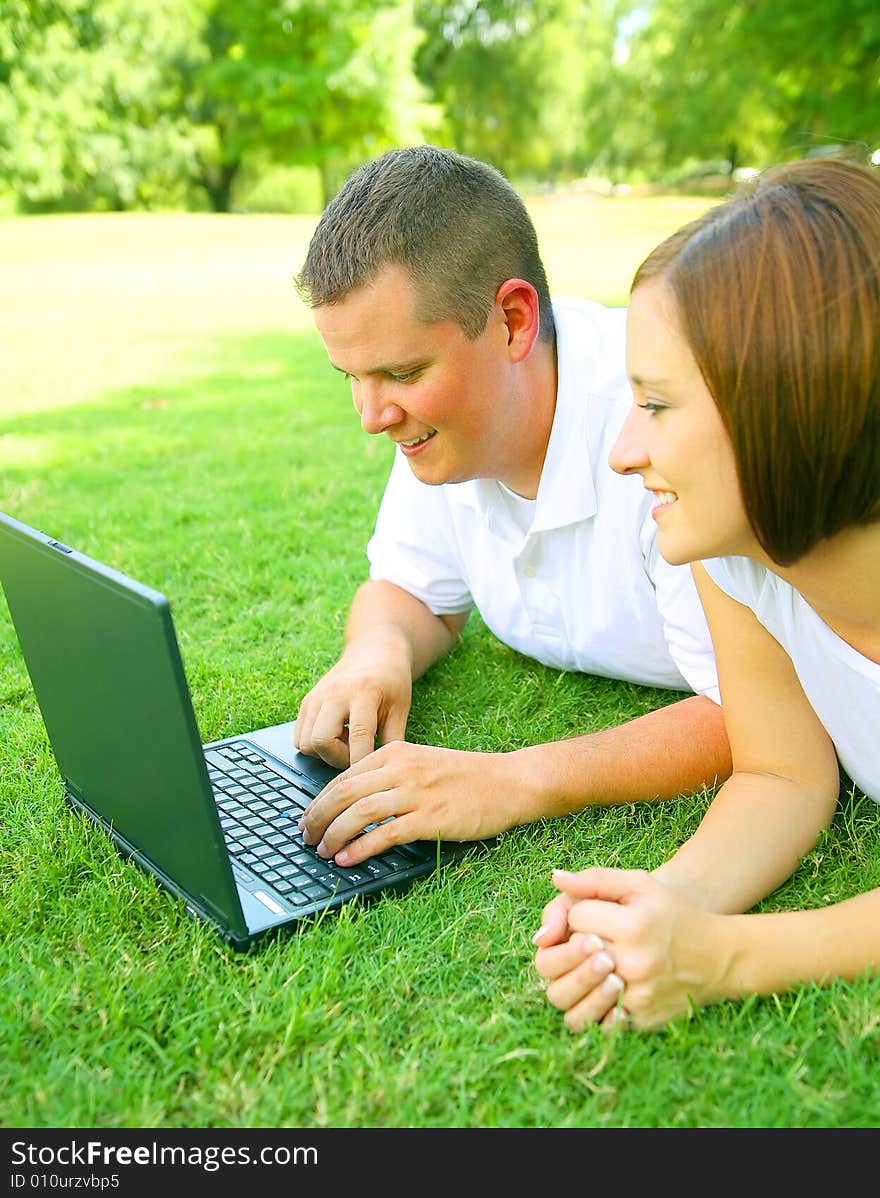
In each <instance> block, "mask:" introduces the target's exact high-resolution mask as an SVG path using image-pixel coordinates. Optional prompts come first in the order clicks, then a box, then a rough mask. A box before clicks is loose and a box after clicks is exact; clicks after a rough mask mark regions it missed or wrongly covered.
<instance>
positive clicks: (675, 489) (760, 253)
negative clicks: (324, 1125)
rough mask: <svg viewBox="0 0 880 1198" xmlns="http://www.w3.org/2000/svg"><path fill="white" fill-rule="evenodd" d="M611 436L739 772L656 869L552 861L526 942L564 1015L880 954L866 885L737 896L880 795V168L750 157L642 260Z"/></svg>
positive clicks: (807, 977) (818, 971)
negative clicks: (705, 652) (695, 640)
mask: <svg viewBox="0 0 880 1198" xmlns="http://www.w3.org/2000/svg"><path fill="white" fill-rule="evenodd" d="M627 319H628V324H627V370H628V372H629V374H630V378H631V381H632V387H633V393H634V397H635V403H634V406H633V409H632V411H631V412H630V414H629V416H628V418H627V421H626V423H625V424H624V426H623V428H622V430H621V433H620V436H619V438H618V440H617V443H616V445H615V447H614V449H613V451H612V454H611V464H612V466H613V467H614V469H616V470H618V471H619V472H621V473H624V474H638V475H641V477H642V480H643V482H644V485H645V486H646V487H647V488H648V489H649V490H650V491H652V492H653V493H654V495H655V496H656V500H657V502H656V506H655V508H654V517H655V519H656V520H657V527H658V537H657V540H658V546H659V548H660V551H661V553H662V554H663V556H664V557H665V558H666V559H667V561H669V562H672V563H684V562H693V563H694V566H693V570H694V575H695V577H696V580H697V585H698V587H699V590H700V596H701V599H702V601H703V606H704V608H705V610H706V615H707V618H708V620H709V626H710V629H711V632H712V638H713V642H714V645H715V653H716V660H717V664H718V672H719V681H720V684H721V695H722V700H723V704H724V712H725V720H726V724H727V731H728V734H729V737H730V744H731V750H732V753H733V762H734V769H733V773H732V775H731V777H730V779H729V780H728V781H727V782H726V783H725V784H724V785H723V786H722V787H721V788H720V790H719V791H718V792H717V794H716V796H715V799H714V800H713V802H712V804H711V805H710V807H709V809H708V811H707V813H706V815H705V817H704V819H703V821H702V822H701V824H700V826H699V827H698V829H697V830H696V832H695V833H694V835H693V836H692V837H691V838H690V840H688V841H687V842H686V843H685V844H684V845H683V846H682V847H681V849H680V850H679V851H678V852H677V853H676V854H675V855H674V856H673V857H672V858H671V859H670V860H669V861H667V862H666V863H665V864H664V865H662V866H661V867H660V868H659V869H656V870H654V871H653V872H652V873H650V874H649V873H646V872H643V871H640V870H613V869H601V868H593V869H586V870H583V871H582V872H580V873H577V874H571V873H565V872H564V871H555V872H554V875H553V881H554V884H555V885H556V887H557V888H558V889H559V891H560V894H559V895H558V896H557V898H555V899H554V900H553V901H552V902H550V903H549V904H548V905H547V907H545V909H544V919H543V926H542V928H541V930H540V931H539V932H538V933H537V934H536V935H535V937H534V942H535V943H536V944H537V945H538V946H539V947H538V951H537V955H536V959H535V964H536V968H537V970H538V973H539V974H540V975H541V977H542V978H544V979H545V980H546V982H547V997H548V999H549V1001H550V1002H551V1003H552V1004H553V1005H554V1006H555V1007H557V1008H558V1009H559V1010H561V1011H564V1012H565V1022H566V1024H567V1026H568V1027H569V1028H570V1029H572V1030H578V1029H580V1028H582V1027H584V1026H585V1025H586V1024H588V1023H590V1022H592V1021H599V1022H601V1023H602V1025H603V1027H606V1028H608V1027H611V1026H612V1025H613V1024H614V1023H616V1022H617V1021H618V1020H619V1019H620V1018H624V1019H628V1020H629V1022H630V1023H631V1024H632V1025H633V1026H635V1027H639V1028H653V1027H657V1026H660V1025H661V1024H663V1023H665V1022H666V1021H667V1020H669V1019H670V1018H673V1017H675V1016H677V1015H680V1014H682V1013H684V1012H686V1011H687V1010H688V1008H689V1007H690V1006H691V1005H694V1004H695V1005H703V1004H706V1003H710V1002H715V1001H718V1000H721V999H729V998H737V997H741V996H744V995H747V994H768V993H773V992H778V991H781V990H784V989H786V988H788V987H790V986H794V985H798V984H802V983H806V982H818V983H824V982H827V981H829V980H830V979H832V978H835V977H839V978H854V977H856V976H857V975H859V974H861V973H863V972H865V971H866V970H868V969H870V968H872V967H873V968H877V967H880V889H877V890H872V891H869V892H867V893H865V894H862V895H860V896H858V897H855V898H851V899H848V900H846V901H845V902H841V903H837V904H835V905H833V906H829V907H826V908H822V909H815V910H806V911H795V912H784V913H777V914H751V915H741V914H737V912H743V911H747V910H748V909H749V908H750V907H752V906H753V905H754V904H755V903H756V902H757V901H758V900H759V899H761V898H763V897H764V896H765V895H767V894H769V893H770V891H772V890H773V889H774V888H775V887H777V886H778V885H779V884H780V883H782V882H783V881H784V880H785V879H786V878H787V877H789V876H790V874H791V873H792V872H793V871H794V870H795V869H796V868H797V866H798V864H799V862H800V860H801V859H802V857H803V856H804V855H805V854H806V853H807V852H809V850H810V849H811V847H812V846H813V845H814V843H815V841H816V839H817V837H818V835H819V834H820V832H821V830H822V829H823V828H824V827H826V826H827V825H828V824H829V823H830V821H831V819H832V817H833V815H834V811H835V807H836V804H837V798H838V793H839V789H840V773H839V764H840V765H842V766H843V768H844V770H845V771H846V772H847V773H848V774H849V775H850V777H851V778H852V779H853V780H854V781H855V782H856V784H857V785H858V786H859V787H860V788H861V789H862V790H863V791H864V792H865V793H866V794H868V795H869V796H870V797H872V798H874V799H875V800H878V801H880V176H878V173H877V172H875V171H873V170H871V169H870V168H867V167H861V166H858V165H856V164H853V163H847V162H843V161H839V160H832V161H828V160H824V161H804V162H798V163H792V164H789V165H786V166H779V167H776V168H774V169H773V170H771V171H768V172H767V173H766V174H765V175H764V176H763V177H762V178H761V179H760V180H759V182H758V184H757V186H756V188H755V189H754V190H753V191H752V192H750V193H748V194H745V195H739V196H736V197H734V198H733V199H731V200H729V201H727V202H726V203H723V204H721V205H718V206H716V207H714V208H712V209H711V210H710V211H709V212H708V213H707V214H705V215H704V216H703V217H701V218H700V219H699V220H697V221H695V222H693V223H692V224H690V225H688V226H686V227H685V228H684V229H681V230H679V231H678V232H677V233H675V234H673V236H672V237H671V238H669V239H668V240H667V241H665V242H664V243H663V244H662V245H660V246H659V247H658V248H657V249H655V250H654V251H653V253H652V254H651V255H649V257H648V258H647V259H646V261H645V262H644V263H643V264H642V266H641V267H640V268H639V270H638V272H637V273H636V276H635V279H634V282H633V289H632V296H631V302H630V308H629V312H628V318H627Z"/></svg>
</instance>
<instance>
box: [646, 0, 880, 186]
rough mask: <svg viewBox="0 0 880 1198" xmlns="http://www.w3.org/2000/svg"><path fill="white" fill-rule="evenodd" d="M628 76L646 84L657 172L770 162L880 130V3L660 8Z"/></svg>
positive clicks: (771, 1)
mask: <svg viewBox="0 0 880 1198" xmlns="http://www.w3.org/2000/svg"><path fill="white" fill-rule="evenodd" d="M645 12H646V14H647V20H646V22H645V24H644V27H643V28H642V29H641V30H639V31H638V32H637V33H635V34H634V36H633V38H632V40H631V43H630V50H631V55H630V59H629V62H628V64H627V70H628V72H629V73H630V75H631V77H632V78H638V79H639V80H641V84H642V102H643V111H644V113H645V119H646V122H647V124H648V126H649V128H650V130H651V142H652V145H653V157H654V160H655V162H656V163H658V164H662V165H664V166H667V167H668V166H672V165H676V164H679V163H681V162H682V161H684V160H686V159H688V158H714V159H725V160H726V161H727V163H728V169H729V170H731V171H732V170H733V169H734V168H735V167H736V166H737V165H738V164H739V163H740V162H742V161H744V160H745V161H748V162H749V163H758V164H764V163H766V162H768V161H769V160H770V159H771V158H773V157H778V156H788V155H791V154H792V153H802V152H804V150H805V149H807V148H809V147H810V146H811V145H816V144H819V143H820V142H822V141H835V142H836V141H851V140H860V139H861V140H864V141H865V143H866V146H870V145H871V144H872V139H876V138H877V131H878V129H880V14H878V10H877V6H876V3H875V2H874V0H838V3H835V4H828V5H804V4H803V3H801V2H800V0H767V2H766V3H761V4H758V3H755V2H754V0H690V2H689V3H688V4H681V3H679V2H678V0H654V2H653V3H652V4H651V5H650V6H646V8H645Z"/></svg>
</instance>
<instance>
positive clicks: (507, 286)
mask: <svg viewBox="0 0 880 1198" xmlns="http://www.w3.org/2000/svg"><path fill="white" fill-rule="evenodd" d="M495 303H496V304H497V305H498V307H499V308H500V310H501V315H502V317H503V319H504V324H505V326H506V329H507V346H508V353H509V354H510V358H511V361H513V362H522V361H524V360H525V359H526V358H527V357H528V356H529V354H530V353H531V352H532V347H533V346H534V344H535V342H536V341H537V339H538V334H539V333H540V332H541V306H540V304H539V302H538V293H537V291H536V290H535V288H534V287H533V286H532V284H531V283H527V282H526V280H525V279H505V280H504V282H503V283H502V284H501V286H500V287H499V288H498V290H497V291H496V292H495Z"/></svg>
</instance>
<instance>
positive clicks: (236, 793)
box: [205, 743, 424, 907]
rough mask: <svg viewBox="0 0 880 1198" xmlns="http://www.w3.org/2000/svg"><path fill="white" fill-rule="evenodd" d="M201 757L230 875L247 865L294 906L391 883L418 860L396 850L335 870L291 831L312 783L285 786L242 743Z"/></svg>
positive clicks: (414, 853) (313, 789)
mask: <svg viewBox="0 0 880 1198" xmlns="http://www.w3.org/2000/svg"><path fill="white" fill-rule="evenodd" d="M205 759H206V761H207V763H208V776H209V778H210V780H211V786H212V788H213V791H214V798H215V801H216V803H217V807H218V810H219V814H220V826H221V827H222V829H223V835H224V837H225V839H226V846H227V848H228V850H229V855H230V858H231V860H232V863H233V864H232V868H233V872H234V873H236V874H238V876H239V878H240V879H242V878H243V877H244V878H246V875H243V871H242V870H241V869H240V868H239V869H237V868H236V863H237V862H238V863H240V864H241V865H244V866H247V868H248V869H249V870H250V871H251V872H252V873H254V874H256V875H257V876H258V877H259V878H260V879H261V880H262V881H263V882H265V883H266V884H267V885H268V886H269V887H271V888H272V890H274V891H276V892H277V893H278V894H281V895H283V896H284V898H285V899H286V900H287V901H288V902H289V903H291V904H292V905H293V906H295V907H296V906H305V905H306V904H313V903H315V902H320V901H321V900H322V899H328V898H329V897H330V896H331V895H334V894H336V895H340V894H351V893H353V892H355V891H356V890H358V889H360V888H361V887H362V886H363V885H364V884H365V883H367V882H371V881H376V880H377V879H388V880H390V879H391V877H392V876H393V875H394V874H396V873H401V872H403V871H404V870H407V869H409V868H410V867H411V866H412V865H414V864H416V863H418V862H420V861H423V860H424V854H423V853H422V854H420V853H419V850H417V849H415V848H414V847H411V846H409V845H395V846H394V848H392V849H386V851H385V852H383V853H380V854H378V856H376V857H370V858H369V859H368V860H366V861H362V862H361V863H360V865H356V866H352V867H350V868H348V869H344V868H342V867H341V866H339V865H335V864H334V863H333V861H327V860H325V859H324V858H323V857H319V856H318V854H317V853H316V852H315V849H314V848H313V847H311V846H309V845H307V844H306V843H305V841H304V840H303V838H302V835H301V834H300V832H299V829H298V828H297V824H298V823H299V818H300V816H301V815H302V813H303V811H304V810H305V808H306V807H307V806H308V804H309V803H310V802H311V801H312V799H313V797H314V796H315V795H316V794H317V793H318V791H319V790H320V786H319V785H318V784H317V783H316V782H314V781H313V780H312V779H311V778H307V777H306V776H305V775H300V779H299V782H298V783H297V782H292V781H291V779H290V778H288V777H285V776H284V775H283V774H279V773H278V772H277V771H276V770H274V769H272V767H271V765H270V764H269V763H268V762H267V761H266V759H265V758H264V757H261V756H260V755H259V754H258V753H255V752H254V750H253V749H252V748H251V747H250V745H248V744H247V743H240V744H235V743H233V744H228V745H223V746H222V747H221V748H218V749H206V750H205ZM294 772H295V771H294Z"/></svg>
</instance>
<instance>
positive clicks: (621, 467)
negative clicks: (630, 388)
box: [608, 404, 650, 474]
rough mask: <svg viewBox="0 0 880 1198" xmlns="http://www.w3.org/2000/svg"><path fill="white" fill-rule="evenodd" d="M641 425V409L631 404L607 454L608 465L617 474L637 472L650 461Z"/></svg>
mask: <svg viewBox="0 0 880 1198" xmlns="http://www.w3.org/2000/svg"><path fill="white" fill-rule="evenodd" d="M643 426H644V421H643V416H642V412H641V409H640V408H639V407H637V405H636V404H633V406H632V407H631V408H630V410H629V413H628V415H627V417H626V420H624V422H623V425H622V427H621V429H620V432H619V433H618V434H617V440H616V441H615V442H614V445H613V446H612V447H611V452H610V453H609V455H608V465H609V466H610V467H611V469H612V470H615V471H616V472H617V473H618V474H637V473H638V472H639V471H640V470H644V468H645V467H646V466H647V465H648V463H649V462H650V457H649V456H648V451H647V449H646V448H645V438H644V435H643V432H644V429H643Z"/></svg>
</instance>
